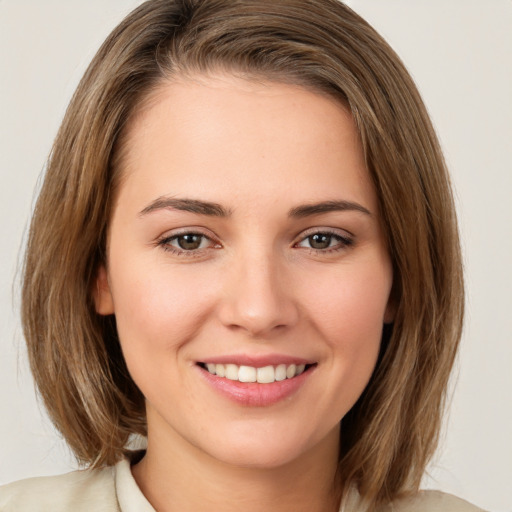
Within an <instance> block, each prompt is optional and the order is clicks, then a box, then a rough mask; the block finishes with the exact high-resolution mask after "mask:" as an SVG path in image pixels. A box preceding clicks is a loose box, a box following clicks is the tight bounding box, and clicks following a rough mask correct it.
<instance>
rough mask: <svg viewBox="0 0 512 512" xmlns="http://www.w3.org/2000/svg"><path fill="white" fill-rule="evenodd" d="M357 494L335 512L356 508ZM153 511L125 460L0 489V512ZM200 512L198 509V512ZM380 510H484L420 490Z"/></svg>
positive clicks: (456, 511)
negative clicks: (98, 467)
mask: <svg viewBox="0 0 512 512" xmlns="http://www.w3.org/2000/svg"><path fill="white" fill-rule="evenodd" d="M361 510H362V508H361V504H360V500H359V498H358V496H357V493H353V494H352V495H351V496H350V499H349V501H348V502H347V504H346V505H345V507H344V508H343V509H342V510H340V512H359V511H361ZM91 511H94V512H155V509H154V508H153V507H152V506H151V505H150V503H149V502H148V501H147V500H146V498H145V497H144V495H143V494H142V492H141V490H140V489H139V488H138V486H137V484H136V482H135V480H134V478H133V476H132V473H131V470H130V462H129V461H128V460H127V459H125V460H122V461H121V462H119V463H118V464H116V465H115V466H112V467H107V468H103V469H94V470H82V471H74V472H72V473H67V474H65V475H60V476H51V477H39V478H29V479H27V480H20V481H19V482H14V483H12V484H8V485H5V486H1V487H0V512H91ZM198 512H199V511H198ZM379 512H483V511H482V510H481V509H479V508H477V507H475V506H473V505H471V504H469V503H468V502H467V501H464V500H461V499H459V498H456V497H455V496H452V495H450V494H445V493H442V492H437V491H422V492H419V493H418V494H417V495H416V496H415V497H413V498H409V499H407V500H401V501H400V502H397V503H393V504H391V505H388V506H386V507H384V508H382V509H381V510H380V511H379Z"/></svg>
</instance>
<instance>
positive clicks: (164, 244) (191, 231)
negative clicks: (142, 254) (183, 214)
mask: <svg viewBox="0 0 512 512" xmlns="http://www.w3.org/2000/svg"><path fill="white" fill-rule="evenodd" d="M205 231H208V233H206V232H205ZM183 235H199V236H202V237H204V238H206V239H208V240H209V241H210V242H211V244H212V246H211V247H204V248H201V249H195V250H189V251H187V250H185V249H179V248H177V247H173V246H171V245H170V244H169V242H170V241H171V240H174V239H176V238H178V237H180V236H183ZM155 245H156V246H157V247H161V248H162V249H163V250H164V251H167V252H170V253H173V254H176V255H178V256H181V255H183V256H185V257H194V256H196V257H197V256H202V255H204V252H205V251H207V250H208V249H217V248H220V247H221V244H220V242H219V241H218V239H217V237H215V236H214V235H213V234H212V233H211V232H209V230H205V229H203V228H199V227H196V226H191V227H184V228H178V229H175V230H171V231H166V232H165V233H164V234H163V235H161V236H159V237H158V238H157V239H156V240H155Z"/></svg>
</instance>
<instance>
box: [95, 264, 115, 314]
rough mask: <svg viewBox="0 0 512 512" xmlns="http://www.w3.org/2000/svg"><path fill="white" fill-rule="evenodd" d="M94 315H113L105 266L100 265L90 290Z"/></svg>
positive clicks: (112, 304) (112, 303) (112, 302)
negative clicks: (94, 309)
mask: <svg viewBox="0 0 512 512" xmlns="http://www.w3.org/2000/svg"><path fill="white" fill-rule="evenodd" d="M92 293H93V298H94V305H95V307H96V313H98V314H99V315H112V314H114V301H113V299H112V293H111V292H110V285H109V283H108V275H107V269H106V268H105V265H100V266H99V267H98V271H97V272H96V280H95V283H94V287H93V290H92Z"/></svg>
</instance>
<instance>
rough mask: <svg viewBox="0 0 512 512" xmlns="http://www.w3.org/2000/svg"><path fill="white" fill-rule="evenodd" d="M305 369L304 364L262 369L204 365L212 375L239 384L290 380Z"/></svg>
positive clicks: (281, 365) (212, 364) (228, 365)
mask: <svg viewBox="0 0 512 512" xmlns="http://www.w3.org/2000/svg"><path fill="white" fill-rule="evenodd" d="M305 367H306V365H305V364H299V365H295V364H289V365H286V364H279V365H277V366H264V367H263V368H254V367H253V366H238V365H236V364H214V363H207V364H206V368H207V370H208V371H209V372H210V373H212V374H213V375H218V376H219V377H226V379H230V380H238V381H240V382H259V383H260V384H269V383H271V382H275V381H280V380H285V379H291V378H293V377H295V376H297V375H300V374H301V373H302V372H303V371H304V369H305Z"/></svg>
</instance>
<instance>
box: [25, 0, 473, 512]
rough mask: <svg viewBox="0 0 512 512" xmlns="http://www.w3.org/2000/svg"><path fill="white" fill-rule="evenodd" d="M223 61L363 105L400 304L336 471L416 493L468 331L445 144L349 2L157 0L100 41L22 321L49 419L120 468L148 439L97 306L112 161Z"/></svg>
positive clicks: (37, 242)
mask: <svg viewBox="0 0 512 512" xmlns="http://www.w3.org/2000/svg"><path fill="white" fill-rule="evenodd" d="M219 69H222V70H224V71H228V72H232V73H237V74H241V75H242V76H247V77H260V78H264V79H270V80H278V81H288V82H293V83H297V84H301V85H303V86H305V87H309V88H313V89H314V90H317V91H319V92H324V93H325V92H327V93H328V94H331V95H334V96H335V97H337V98H339V100H340V101H343V102H344V103H345V104H347V105H348V106H349V107H350V110H351V112H352V115H353V117H354V119H355V121H356V124H357V127H358V130H359V134H360V137H361V141H362V144H363V148H364V154H365V158H366V164H367V167H368V171H369V173H370V175H371V178H372V180H373V183H374V186H375V189H376V191H377V195H378V198H379V201H380V209H381V214H382V221H383V225H384V229H385V233H386V236H387V240H388V245H389V250H390V254H391V258H392V261H393V267H394V285H393V291H392V294H393V298H394V301H395V304H396V315H395V320H394V323H393V325H392V326H385V328H384V334H383V341H382V348H381V354H380V358H379V361H378V364H377V367H376V369H375V371H374V374H373V376H372V378H371V381H370V383H369V385H368V386H367V388H366V390H365V391H364V393H363V395H362V396H361V397H360V399H359V400H358V402H357V403H356V405H355V406H354V407H353V408H352V410H351V411H350V412H349V413H348V414H347V415H346V416H345V417H344V418H343V420H342V427H341V432H342V435H341V449H340V464H339V471H338V472H339V477H340V482H343V485H344V488H346V487H347V484H351V485H355V486H357V488H358V489H359V492H360V493H361V495H362V496H363V497H364V498H366V499H367V500H368V502H369V503H370V504H375V503H378V502H385V501H390V500H392V499H394V498H395V497H397V496H398V495H400V494H402V493H404V492H407V491H410V490H415V489H417V487H418V485H419V482H420V479H421V476H422V473H423V471H424V469H425V466H426V464H427V462H428V460H429V458H430V457H431V455H432V454H433V451H434V449H435V447H436V443H437V438H438V433H439V428H440V421H441V414H442V411H443V402H444V396H445V391H446V385H447V380H448V376H449V373H450V370H451V367H452V364H453V361H454V357H455V353H456V349H457V344H458V341H459V338H460V333H461V325H462V313H463V283H462V271H461V257H460V249H459V242H458V233H457V225H456V218H455V213H454V205H453V199H452V194H451V189H450V183H449V177H448V174H447V171H446V168H445V164H444V161H443V157H442V154H441V150H440V147H439V144H438V141H437V138H436V135H435V133H434V130H433V128H432V125H431V122H430V120H429V117H428V115H427V112H426V109H425V107H424V105H423V103H422V101H421V99H420V97H419V94H418V91H417V89H416V87H415V85H414V83H413V81H412V79H411V78H410V76H409V74H408V73H407V71H406V70H405V68H404V66H403V65H402V63H401V61H400V59H399V58H398V57H397V55H396V54H395V53H394V52H393V50H392V49H391V48H390V47H389V46H388V45H387V44H386V43H385V41H384V40H383V39H382V38H381V37H380V36H379V35H378V34H377V33H376V32H375V30H374V29H372V28H371V27H370V26H369V25H368V24H367V23H366V22H365V21H364V20H362V19H361V18H360V17H359V16H358V15H356V14H355V13H354V12H352V11H351V10H350V9H349V8H348V7H346V6H345V5H343V4H342V3H340V2H338V1H337V0H280V1H278V2H276V1H275V0H245V1H244V0H204V1H201V0H150V1H148V2H145V3H144V4H142V5H141V6H140V7H138V8H137V9H136V10H135V11H133V12H132V13H131V14H130V15H129V16H128V17H127V18H126V19H125V20H124V21H123V22H122V23H121V24H120V25H119V26H118V27H117V28H116V29H115V30H114V31H113V32H112V34H111V35H110V36H109V37H108V39H107V40H106V41H105V43H104V44H103V46H102V47H101V48H100V50H99V51H98V53H97V55H96V56H95V58H94V60H93V61H92V63H91V65H90V67H89V68H88V70H87V72H86V73H85V76H84V77H83V79H82V81H81V82H80V85H79V87H78V89H77V91H76V93H75V95H74V97H73V99H72V101H71V103H70V105H69V108H68V110H67V112H66V115H65V118H64V120H63V123H62V126H61V128H60V131H59V133H58V135H57V138H56V141H55V143H54V146H53V150H52V152H51V155H50V158H49V161H48V167H47V172H46V176H45V180H44V183H43V186H42V190H41V193H40V195H39V199H38V201H37V204H36V207H35V211H34V215H33V220H32V224H31V228H30V235H29V241H28V249H27V253H26V260H25V268H24V281H23V298H22V300H23V304H22V316H23V326H24V332H25V336H26V340H27V344H28V349H29V354H30V362H31V367H32V371H33V374H34V377H35V380H36V382H37V385H38V388H39V391H40V394H41V396H42V398H43V400H44V403H45V405H46V408H47V409H48V411H49V414H50V417H51V418H52V420H53V422H54V423H55V425H56V426H57V428H58V429H59V430H60V432H62V434H63V436H64V437H65V439H66V440H67V442H68V443H69V445H70V446H71V448H72V449H73V451H74V452H75V454H76V456H77V457H78V459H79V460H80V461H82V462H84V463H87V464H90V465H93V466H100V465H103V464H113V463H115V462H116V461H117V460H119V459H120V458H121V457H122V456H123V454H125V452H126V451H127V448H126V444H127V440H128V438H129V436H130V434H133V433H138V434H142V435H144V434H145V433H146V420H145V409H144V398H143V396H142V394H141V393H140V391H139V390H138V388H137V387H136V385H135V384H134V382H133V381H132V379H131V377H130V375H129V373H128V371H127V368H126V365H125V362H124V360H123V357H122V354H121V350H120V346H119V341H118V338H117V332H116V328H115V319H114V318H113V317H102V316H100V315H98V314H97V313H96V312H95V308H94V302H93V299H92V293H91V287H93V286H94V283H95V276H96V271H97V269H98V266H99V265H100V264H101V263H104V260H105V252H106V251H105V243H106V233H107V227H108V222H109V218H110V212H111V209H112V198H113V196H114V192H115V187H116V185H117V184H118V183H119V173H120V167H122V166H119V165H116V163H117V160H118V159H117V158H116V157H117V156H118V155H119V153H120V149H121V148H122V143H123V135H124V134H125V131H126V126H127V125H128V124H129V121H130V119H131V118H132V116H133V115H134V114H135V112H136V111H137V109H138V108H139V107H140V105H141V104H142V103H143V101H144V99H146V98H148V96H149V94H150V93H151V92H152V91H154V90H156V88H157V87H158V86H159V85H161V84H162V83H163V82H164V81H165V79H166V77H171V76H173V75H177V74H183V73H188V72H193V73H197V72H199V73H208V72H213V71H216V70H219Z"/></svg>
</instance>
